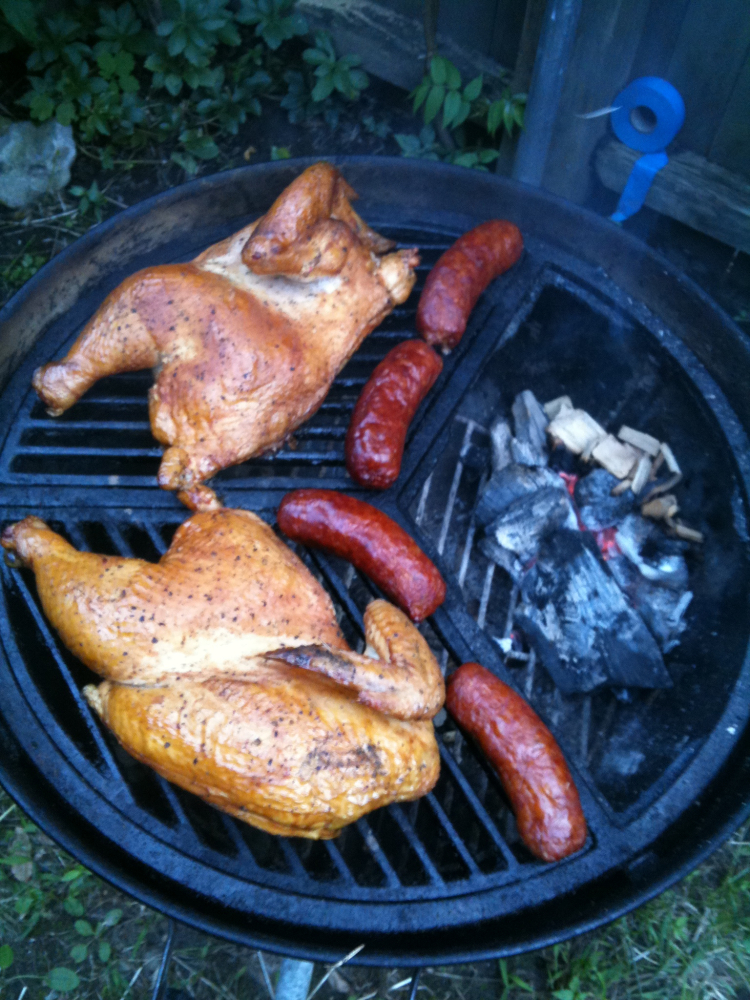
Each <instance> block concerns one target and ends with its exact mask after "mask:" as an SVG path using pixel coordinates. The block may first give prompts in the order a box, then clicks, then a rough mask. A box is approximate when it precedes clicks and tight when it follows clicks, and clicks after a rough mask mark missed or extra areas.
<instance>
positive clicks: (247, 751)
mask: <svg viewBox="0 0 750 1000" xmlns="http://www.w3.org/2000/svg"><path fill="white" fill-rule="evenodd" d="M2 545H3V547H4V548H5V549H6V550H7V551H8V553H10V554H11V558H12V559H14V561H16V562H19V563H21V564H23V565H25V566H28V567H29V568H30V569H31V570H32V571H33V572H34V574H35V576H36V583H37V589H38V592H39V596H40V599H41V602H42V606H43V608H44V611H45V613H46V614H47V617H48V618H49V620H50V621H51V622H52V624H53V625H54V626H55V628H56V629H57V630H58V632H59V634H60V637H61V638H62V640H63V642H64V643H65V645H66V646H67V647H68V648H69V649H70V650H71V651H72V652H73V653H75V654H76V656H78V657H79V658H80V659H81V660H82V661H83V662H84V663H85V664H86V665H87V666H88V667H89V668H90V669H91V670H93V671H95V672H96V673H98V674H99V675H100V676H101V677H103V678H104V682H103V683H102V684H100V685H99V686H98V687H97V686H94V685H89V686H87V687H86V688H84V694H85V695H86V697H87V699H88V701H89V703H90V704H91V705H92V706H93V708H94V709H95V710H96V712H97V713H98V714H99V715H100V716H101V718H102V720H103V721H104V722H105V723H106V724H107V725H108V726H109V727H110V729H112V731H113V732H114V734H115V735H116V737H117V739H118V740H119V741H120V743H121V744H122V745H123V746H124V747H125V749H126V750H127V751H128V752H129V753H131V754H132V755H133V756H134V757H136V758H137V759H138V760H140V761H143V762H144V763H146V764H148V765H149V766H151V767H153V768H154V769H155V770H156V771H157V772H158V773H159V774H161V775H163V776H164V777H165V778H167V779H168V780H170V781H173V782H174V783H175V784H178V785H180V786H182V787H183V788H186V789H188V790H189V791H191V792H195V793H196V794H197V795H200V796H201V797H202V798H204V799H205V800H206V801H208V802H210V803H212V804H213V805H215V806H217V807H218V808H220V809H223V810H224V811H225V812H228V813H231V814H232V815H234V816H237V817H238V818H239V819H242V820H245V821H246V822H248V823H252V824H253V825H254V826H258V827H260V828H261V829H263V830H267V831H269V832H271V833H280V834H287V835H292V836H302V837H311V838H314V839H318V838H329V837H334V836H336V835H337V833H338V832H339V831H340V829H341V827H343V826H345V825H346V824H347V823H351V822H353V821H354V820H356V819H358V818H359V817H360V816H362V815H364V814H365V813H367V812H369V811H370V810H372V809H375V808H377V807H378V806H381V805H386V804H388V803H390V802H402V801H408V800H411V799H415V798H418V797H419V796H421V795H424V794H425V793H426V792H428V791H429V790H430V789H431V788H432V787H433V786H434V784H435V782H436V781H437V777H438V772H439V755H438V748H437V744H436V742H435V735H434V731H433V727H432V722H431V721H430V720H431V719H432V717H433V716H434V715H435V713H436V712H437V711H438V710H439V708H440V707H441V705H442V704H443V700H444V697H445V688H444V684H443V679H442V676H441V674H440V670H439V667H438V665H437V663H436V661H435V658H434V656H433V655H432V653H431V652H430V649H429V647H428V646H427V643H426V642H425V640H424V639H423V637H422V636H421V635H420V633H419V632H418V631H417V629H416V627H415V626H414V625H413V624H412V623H411V622H410V621H409V619H408V618H407V617H406V615H404V614H403V613H402V612H401V611H399V610H398V609H397V608H395V607H393V606H392V605H391V604H388V603H387V602H386V601H373V602H372V604H370V605H369V607H368V608H367V610H366V612H365V635H366V639H367V643H368V647H367V654H366V655H365V654H358V653H354V652H352V651H351V650H350V649H349V647H348V646H347V644H346V642H345V641H344V638H343V636H342V634H341V632H340V630H339V628H338V625H337V623H336V616H335V613H334V608H333V605H332V603H331V600H330V598H329V597H328V595H327V594H326V592H325V591H324V590H323V588H322V587H321V586H320V584H319V583H318V582H317V580H315V578H314V577H313V576H312V575H311V574H310V573H309V571H308V570H307V568H306V567H305V565H304V564H303V563H302V562H301V561H300V560H299V559H298V557H297V556H296V555H295V554H294V553H293V552H292V551H291V550H290V549H289V548H288V547H287V546H286V545H285V544H284V543H283V542H281V541H280V540H279V539H278V538H277V537H276V535H275V534H274V532H273V531H272V530H271V528H270V527H269V526H268V525H267V524H265V522H263V521H262V520H261V519H260V518H258V517H256V516H255V515H254V514H251V513H249V512H248V511H242V510H231V509H221V510H212V511H204V512H200V513H197V514H194V515H193V516H192V517H190V518H189V519H188V520H187V521H186V522H185V523H184V524H183V525H181V527H180V528H179V529H178V531H177V533H176V534H175V537H174V540H173V541H172V544H171V546H170V548H169V550H168V551H167V552H166V553H165V554H164V556H163V557H162V558H161V560H160V561H159V563H157V564H153V563H148V562H144V561H143V560H140V559H125V558H121V557H113V556H100V555H95V554H93V553H90V552H78V551H77V550H76V549H74V548H73V547H72V546H71V545H69V544H68V542H66V541H65V539H63V538H62V537H61V536H60V535H58V534H56V533H55V532H54V531H52V530H51V529H50V528H48V527H47V525H46V524H45V523H44V522H43V521H41V520H40V519H39V518H37V517H27V518H25V519H24V520H23V521H19V522H18V523H17V524H14V525H12V526H11V527H9V528H7V529H6V530H5V532H4V533H3V536H2Z"/></svg>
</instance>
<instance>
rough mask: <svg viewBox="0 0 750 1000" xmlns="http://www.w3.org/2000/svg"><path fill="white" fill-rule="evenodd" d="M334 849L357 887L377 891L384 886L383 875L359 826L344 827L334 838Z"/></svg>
mask: <svg viewBox="0 0 750 1000" xmlns="http://www.w3.org/2000/svg"><path fill="white" fill-rule="evenodd" d="M336 847H337V848H338V851H339V853H340V855H341V857H342V859H343V861H344V864H345V865H346V867H347V868H348V870H349V871H350V872H351V874H352V875H353V876H354V881H355V882H356V883H357V885H361V886H363V887H365V888H372V889H379V888H381V887H382V886H384V885H385V884H386V876H385V873H384V872H383V869H382V868H381V867H380V865H379V864H378V862H377V861H376V859H375V857H374V855H373V853H372V851H371V850H370V848H369V846H368V844H367V842H366V840H365V838H364V837H363V836H362V832H361V830H360V829H359V824H356V825H352V826H346V827H344V829H343V830H342V831H341V834H340V835H339V836H338V837H337V838H336Z"/></svg>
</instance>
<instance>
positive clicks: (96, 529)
mask: <svg viewBox="0 0 750 1000" xmlns="http://www.w3.org/2000/svg"><path fill="white" fill-rule="evenodd" d="M78 528H79V530H80V532H81V534H82V535H83V538H84V539H85V543H86V547H87V548H88V549H89V551H91V552H95V553H96V554H97V555H102V556H119V555H121V552H120V549H119V547H118V546H117V545H116V544H115V542H114V541H113V540H112V538H111V536H110V534H109V532H108V531H107V529H106V528H105V527H104V525H103V524H102V523H101V521H82V522H81V523H80V524H79V525H78Z"/></svg>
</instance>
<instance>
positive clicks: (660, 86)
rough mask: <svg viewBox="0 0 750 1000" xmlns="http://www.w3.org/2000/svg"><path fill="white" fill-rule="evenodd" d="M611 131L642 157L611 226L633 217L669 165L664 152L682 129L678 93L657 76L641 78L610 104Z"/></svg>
mask: <svg viewBox="0 0 750 1000" xmlns="http://www.w3.org/2000/svg"><path fill="white" fill-rule="evenodd" d="M612 104H613V106H614V108H615V110H614V111H613V112H612V130H613V132H614V133H615V135H616V136H617V138H618V139H619V140H620V142H623V143H624V144H625V145H626V146H629V147H630V148H631V149H636V150H638V152H639V153H643V154H644V155H643V156H641V157H640V158H639V159H637V160H636V162H635V163H634V164H633V169H632V170H631V171H630V176H629V177H628V180H627V183H626V184H625V187H624V189H623V192H622V194H621V195H620V200H619V202H618V203H617V209H616V210H615V212H614V213H613V214H612V215H610V219H612V221H613V222H623V221H624V220H625V219H628V218H630V216H631V215H634V214H635V213H636V212H637V211H638V209H639V208H641V207H642V205H643V202H644V201H645V200H646V195H647V194H648V191H649V188H650V187H651V184H652V182H653V180H654V177H656V175H657V174H658V172H659V171H660V170H662V169H663V168H664V167H666V165H667V163H668V162H669V157H668V156H667V154H666V152H665V149H666V147H667V146H668V145H669V143H670V142H671V141H672V140H673V139H674V137H675V136H676V135H677V133H678V132H679V131H680V129H681V128H682V123H683V122H684V121H685V103H684V101H683V100H682V97H681V96H680V93H679V91H678V90H677V89H676V88H675V87H673V86H672V84H671V83H667V81H666V80H662V79H661V77H658V76H641V77H639V78H638V79H637V80H633V82H632V83H629V84H628V85H627V87H625V89H624V90H622V91H620V93H619V94H618V95H617V97H616V98H615V99H614V101H613V102H612Z"/></svg>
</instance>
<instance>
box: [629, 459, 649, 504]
mask: <svg viewBox="0 0 750 1000" xmlns="http://www.w3.org/2000/svg"><path fill="white" fill-rule="evenodd" d="M650 473H651V459H650V458H649V456H648V455H641V457H640V458H639V459H638V465H637V466H636V467H635V475H634V476H633V483H632V486H631V489H632V490H633V493H635V495H636V496H638V494H639V493H640V492H641V490H642V489H643V487H644V486H645V485H646V483H647V482H648V477H649V475H650Z"/></svg>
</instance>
